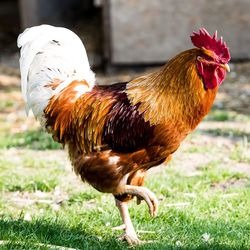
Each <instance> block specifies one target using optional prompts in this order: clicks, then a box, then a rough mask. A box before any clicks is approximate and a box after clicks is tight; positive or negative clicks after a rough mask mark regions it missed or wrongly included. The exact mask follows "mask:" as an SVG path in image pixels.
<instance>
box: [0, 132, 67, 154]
mask: <svg viewBox="0 0 250 250" xmlns="http://www.w3.org/2000/svg"><path fill="white" fill-rule="evenodd" d="M13 147H18V148H28V149H37V150H45V149H60V148H62V146H61V145H60V144H59V143H57V142H55V141H53V139H52V137H51V135H50V134H48V133H46V132H45V131H43V130H42V129H38V130H27V131H25V132H21V133H15V134H9V133H8V132H6V133H3V134H2V135H0V149H1V148H13Z"/></svg>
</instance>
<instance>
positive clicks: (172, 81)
mask: <svg viewBox="0 0 250 250" xmlns="http://www.w3.org/2000/svg"><path fill="white" fill-rule="evenodd" d="M200 53H201V50H200V49H191V50H187V51H184V52H182V53H181V54H179V55H177V56H176V57H175V58H173V59H172V60H170V61H169V62H168V63H167V64H166V65H165V66H163V67H162V68H161V69H159V70H158V71H156V72H154V73H151V74H148V75H146V76H143V77H139V78H136V79H135V80H132V81H131V82H130V83H128V85H127V89H126V93H127V95H128V97H129V100H130V102H131V103H132V104H133V105H136V104H139V111H140V112H141V113H142V114H143V116H144V118H145V120H146V121H149V122H150V124H151V125H158V124H166V123H168V122H171V123H173V122H175V121H177V120H178V122H183V123H185V124H187V125H188V126H190V130H192V129H193V127H194V126H196V125H197V123H198V122H200V120H201V116H195V114H196V110H195V109H196V108H195V107H197V108H198V109H199V108H200V106H202V108H201V110H200V112H201V113H203V114H201V115H202V117H203V116H204V115H205V114H206V113H207V112H208V110H209V109H210V106H211V103H212V102H213V100H214V98H215V94H216V91H217V89H215V91H210V90H208V91H207V90H205V89H204V85H203V82H202V79H201V77H200V76H199V75H198V73H197V69H196V63H195V62H196V57H197V56H198V55H199V54H200ZM203 102H204V103H203Z"/></svg>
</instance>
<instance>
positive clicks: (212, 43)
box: [191, 28, 230, 89]
mask: <svg viewBox="0 0 250 250" xmlns="http://www.w3.org/2000/svg"><path fill="white" fill-rule="evenodd" d="M191 40H192V43H193V45H194V46H196V47H198V48H200V52H199V55H198V56H197V58H196V59H197V69H198V72H199V74H200V76H201V77H202V79H203V82H204V86H205V88H206V89H213V88H216V87H217V86H219V85H220V84H221V83H222V81H223V80H224V79H225V76H226V72H229V71H230V68H229V66H228V64H227V63H228V62H229V60H230V53H229V49H228V47H227V45H226V43H225V42H223V40H222V37H221V38H220V39H219V40H217V31H215V33H214V35H213V36H211V35H210V34H209V33H208V32H207V31H206V30H205V29H204V28H201V29H200V30H199V32H193V34H192V36H191Z"/></svg>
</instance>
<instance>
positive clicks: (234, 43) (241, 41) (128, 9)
mask: <svg viewBox="0 0 250 250" xmlns="http://www.w3.org/2000/svg"><path fill="white" fill-rule="evenodd" d="M104 3H105V4H104V8H105V9H106V10H105V18H106V19H108V20H106V30H105V32H107V33H108V38H107V41H108V46H106V48H107V50H108V51H106V53H107V55H108V57H109V60H110V62H111V63H114V64H134V63H138V64H140V63H161V62H165V61H166V60H167V59H169V58H170V57H172V56H173V55H175V54H176V53H178V52H180V51H182V50H185V49H188V48H191V47H192V44H191V41H190V38H189V36H190V34H191V32H192V31H193V30H197V29H198V28H199V27H205V28H206V29H207V30H208V31H209V32H211V33H212V32H214V31H215V30H218V34H219V35H220V36H221V35H222V36H223V37H224V40H225V41H226V42H227V44H228V46H229V47H230V51H231V55H232V57H233V58H234V59H245V58H250V1H249V0H106V1H105V2H104Z"/></svg>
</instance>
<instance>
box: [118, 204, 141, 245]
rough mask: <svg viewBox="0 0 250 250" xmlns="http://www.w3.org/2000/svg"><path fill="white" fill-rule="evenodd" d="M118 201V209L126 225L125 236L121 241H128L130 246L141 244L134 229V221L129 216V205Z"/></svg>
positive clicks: (121, 237)
mask: <svg viewBox="0 0 250 250" xmlns="http://www.w3.org/2000/svg"><path fill="white" fill-rule="evenodd" d="M115 201H116V206H117V207H118V209H119V211H120V214H121V217H122V221H123V223H124V230H125V232H124V234H122V235H121V236H120V239H121V240H126V241H127V242H128V244H129V245H136V244H139V243H140V240H139V239H138V237H137V235H136V232H135V229H134V227H133V224H132V221H131V219H130V216H129V211H128V203H127V202H123V201H119V200H117V199H116V200H115Z"/></svg>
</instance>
